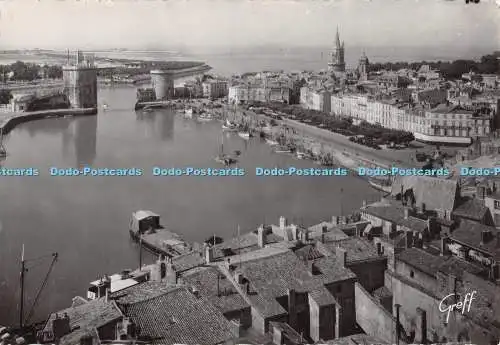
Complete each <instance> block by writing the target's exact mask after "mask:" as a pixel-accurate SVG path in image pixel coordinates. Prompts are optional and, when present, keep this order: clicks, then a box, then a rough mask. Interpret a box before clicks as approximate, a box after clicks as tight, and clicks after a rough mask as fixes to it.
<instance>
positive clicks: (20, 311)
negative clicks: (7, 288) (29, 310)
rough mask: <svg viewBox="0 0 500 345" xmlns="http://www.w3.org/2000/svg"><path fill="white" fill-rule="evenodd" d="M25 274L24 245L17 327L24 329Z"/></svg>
mask: <svg viewBox="0 0 500 345" xmlns="http://www.w3.org/2000/svg"><path fill="white" fill-rule="evenodd" d="M25 272H26V268H25V261H24V244H23V250H22V253H21V301H20V303H19V327H20V328H23V327H24V320H23V319H24V317H23V314H24V273H25Z"/></svg>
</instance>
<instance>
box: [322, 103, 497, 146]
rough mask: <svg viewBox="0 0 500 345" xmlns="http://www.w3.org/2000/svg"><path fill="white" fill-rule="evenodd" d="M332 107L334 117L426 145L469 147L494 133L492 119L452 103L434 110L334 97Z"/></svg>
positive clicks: (408, 105)
mask: <svg viewBox="0 0 500 345" xmlns="http://www.w3.org/2000/svg"><path fill="white" fill-rule="evenodd" d="M330 104H331V112H332V113H333V114H336V115H341V116H346V117H350V118H353V119H356V120H359V121H366V122H368V123H372V124H379V125H381V126H383V127H386V128H391V129H395V130H403V131H408V132H412V133H413V134H414V135H415V138H416V139H418V140H421V141H424V142H436V143H453V144H469V143H470V142H471V140H472V138H473V137H484V136H488V135H489V134H490V130H491V129H490V120H491V119H490V116H488V115H484V116H476V115H475V114H474V112H473V111H472V110H468V109H465V108H464V107H462V106H460V105H452V104H449V103H447V104H440V105H438V106H437V107H434V108H430V107H428V106H422V105H417V106H414V105H411V104H410V103H400V102H398V101H397V100H395V99H391V100H374V99H370V98H368V97H366V96H363V95H333V96H331V101H330ZM318 110H319V109H318Z"/></svg>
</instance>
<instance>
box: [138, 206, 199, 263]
mask: <svg viewBox="0 0 500 345" xmlns="http://www.w3.org/2000/svg"><path fill="white" fill-rule="evenodd" d="M129 232H130V236H131V237H132V239H133V240H134V241H136V242H139V244H140V245H141V246H142V247H144V248H145V249H147V250H149V251H150V252H152V253H154V254H156V255H165V256H168V257H174V256H178V255H182V254H184V253H187V252H189V251H190V250H191V248H189V246H188V245H187V243H186V242H185V241H184V240H183V239H182V238H181V237H180V236H179V235H178V234H176V233H175V232H172V231H170V230H167V229H165V228H164V227H163V226H162V225H161V224H160V216H159V215H157V214H155V213H153V212H151V211H147V210H140V211H137V212H134V213H132V217H131V219H130V228H129Z"/></svg>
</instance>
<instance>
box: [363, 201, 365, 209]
mask: <svg viewBox="0 0 500 345" xmlns="http://www.w3.org/2000/svg"><path fill="white" fill-rule="evenodd" d="M365 207H366V200H363V208H365Z"/></svg>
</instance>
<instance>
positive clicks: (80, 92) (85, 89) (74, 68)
mask: <svg viewBox="0 0 500 345" xmlns="http://www.w3.org/2000/svg"><path fill="white" fill-rule="evenodd" d="M63 81H64V93H65V94H66V95H67V97H68V99H69V102H70V104H71V107H73V108H97V68H96V66H95V65H94V57H93V56H91V55H88V56H84V55H83V53H82V52H81V51H77V52H76V59H75V62H74V63H71V62H70V59H69V54H68V64H67V65H66V66H63Z"/></svg>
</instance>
